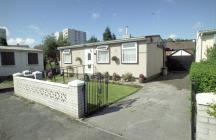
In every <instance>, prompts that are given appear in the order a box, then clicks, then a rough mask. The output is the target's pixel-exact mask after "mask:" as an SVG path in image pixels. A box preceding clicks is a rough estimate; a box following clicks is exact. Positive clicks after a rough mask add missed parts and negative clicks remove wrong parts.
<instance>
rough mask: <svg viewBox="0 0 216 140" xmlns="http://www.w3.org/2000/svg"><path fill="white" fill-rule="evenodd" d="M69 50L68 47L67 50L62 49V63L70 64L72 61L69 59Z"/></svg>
mask: <svg viewBox="0 0 216 140" xmlns="http://www.w3.org/2000/svg"><path fill="white" fill-rule="evenodd" d="M71 56H72V55H71V50H70V49H67V50H64V51H63V59H64V63H65V64H71V63H72V61H71V58H72V57H71Z"/></svg>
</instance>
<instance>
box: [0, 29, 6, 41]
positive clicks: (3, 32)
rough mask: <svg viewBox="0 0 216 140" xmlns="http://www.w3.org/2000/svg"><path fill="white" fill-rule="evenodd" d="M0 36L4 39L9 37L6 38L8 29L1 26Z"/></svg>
mask: <svg viewBox="0 0 216 140" xmlns="http://www.w3.org/2000/svg"><path fill="white" fill-rule="evenodd" d="M0 38H3V39H5V40H6V39H7V38H6V30H5V29H4V28H0Z"/></svg>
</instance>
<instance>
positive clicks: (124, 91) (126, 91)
mask: <svg viewBox="0 0 216 140" xmlns="http://www.w3.org/2000/svg"><path fill="white" fill-rule="evenodd" d="M139 89H140V87H135V86H128V85H117V84H112V83H110V84H109V94H108V95H109V96H108V102H109V104H111V103H114V102H116V101H118V100H120V99H122V98H124V97H127V96H129V95H131V94H133V93H135V92H136V91H138V90H139Z"/></svg>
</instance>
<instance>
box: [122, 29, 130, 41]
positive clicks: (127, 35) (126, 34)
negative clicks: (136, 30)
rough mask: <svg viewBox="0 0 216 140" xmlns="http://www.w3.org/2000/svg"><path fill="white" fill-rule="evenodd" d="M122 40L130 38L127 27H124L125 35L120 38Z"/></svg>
mask: <svg viewBox="0 0 216 140" xmlns="http://www.w3.org/2000/svg"><path fill="white" fill-rule="evenodd" d="M122 38H131V35H130V34H128V26H125V34H124V35H123V36H122Z"/></svg>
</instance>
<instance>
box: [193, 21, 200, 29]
mask: <svg viewBox="0 0 216 140" xmlns="http://www.w3.org/2000/svg"><path fill="white" fill-rule="evenodd" d="M202 26H203V25H202V23H201V22H196V23H195V24H194V25H193V26H192V29H194V30H199V29H200V28H202Z"/></svg>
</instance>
